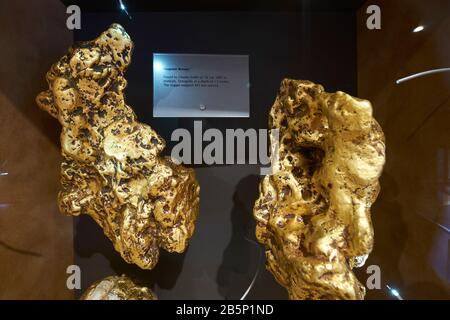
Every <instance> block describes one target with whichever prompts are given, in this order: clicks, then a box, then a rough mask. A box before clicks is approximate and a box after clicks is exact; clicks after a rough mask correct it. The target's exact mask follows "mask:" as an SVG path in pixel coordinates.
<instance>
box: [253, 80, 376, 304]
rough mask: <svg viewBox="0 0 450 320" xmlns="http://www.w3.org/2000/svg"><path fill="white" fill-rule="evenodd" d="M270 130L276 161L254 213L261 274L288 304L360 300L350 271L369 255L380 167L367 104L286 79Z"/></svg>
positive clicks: (361, 291)
mask: <svg viewBox="0 0 450 320" xmlns="http://www.w3.org/2000/svg"><path fill="white" fill-rule="evenodd" d="M269 128H270V129H279V141H280V143H279V158H278V160H276V161H275V163H273V173H274V174H273V175H268V176H265V177H264V179H263V180H262V182H261V184H260V196H259V198H258V199H257V201H256V203H255V207H254V217H255V219H256V221H257V227H256V236H257V239H258V241H260V242H261V243H263V244H264V245H265V247H266V258H267V268H268V269H269V270H270V271H271V272H272V274H273V275H274V276H275V278H276V279H277V281H278V282H279V283H280V284H281V285H283V286H284V287H285V288H286V289H287V290H288V293H289V298H290V299H363V298H364V295H365V288H364V286H363V285H362V284H361V283H360V282H359V281H358V280H357V278H356V277H355V275H354V274H353V272H352V269H353V267H357V266H361V265H362V264H364V261H365V257H367V255H368V254H369V253H370V252H371V250H372V245H373V228H372V223H371V219H370V206H371V205H372V203H373V202H374V201H375V199H376V198H377V196H378V192H379V184H378V178H379V176H380V174H381V171H382V168H383V165H384V161H385V144H384V135H383V132H382V130H381V128H380V126H379V125H378V123H377V122H376V121H375V119H374V118H373V117H372V106H371V104H370V102H369V101H366V100H361V99H357V98H354V97H351V96H350V95H348V94H346V93H344V92H336V93H327V92H325V91H324V88H323V87H322V86H320V85H317V84H314V83H312V82H309V81H299V80H290V79H285V80H283V81H282V83H281V88H280V92H279V94H278V97H277V98H276V100H275V103H274V105H273V107H272V109H271V111H270V116H269ZM271 143H272V144H274V143H275V141H273V140H271ZM272 147H273V145H272Z"/></svg>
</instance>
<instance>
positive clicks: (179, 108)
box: [153, 53, 250, 118]
mask: <svg viewBox="0 0 450 320" xmlns="http://www.w3.org/2000/svg"><path fill="white" fill-rule="evenodd" d="M249 88H250V83H249V70H248V56H247V55H216V54H214V55H213V54H178V53H177V54H167V53H154V54H153V116H154V117H184V118H202V117H210V118H211V117H219V118H220V117H240V118H242V117H249V110H250V94H249Z"/></svg>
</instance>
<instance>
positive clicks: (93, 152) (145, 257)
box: [36, 24, 200, 269]
mask: <svg viewBox="0 0 450 320" xmlns="http://www.w3.org/2000/svg"><path fill="white" fill-rule="evenodd" d="M132 48H133V43H132V41H131V39H130V37H129V36H128V34H127V33H126V32H125V30H124V29H123V28H122V27H121V26H120V25H117V24H114V25H112V26H111V27H110V28H109V29H108V30H107V31H105V32H103V33H102V34H101V35H100V36H99V37H98V38H97V39H95V40H93V41H89V42H85V43H81V44H79V45H78V46H76V47H74V48H71V49H70V50H69V53H68V54H67V55H66V56H64V57H62V58H61V59H60V60H59V61H58V62H57V63H56V64H54V65H53V66H52V68H51V69H50V71H49V72H48V73H47V82H48V85H49V90H47V91H44V92H41V93H40V94H39V95H38V97H37V99H36V101H37V103H38V105H39V107H40V108H42V109H43V110H45V111H47V112H49V113H50V114H51V115H52V116H53V117H55V118H57V119H58V120H59V122H60V123H61V125H62V133H61V148H62V151H61V153H62V156H63V162H62V165H61V169H62V170H61V175H62V178H61V183H62V190H61V192H60V193H59V196H58V202H59V208H60V211H61V212H62V213H64V214H67V215H73V216H77V215H79V214H81V213H85V214H88V215H90V216H91V217H92V218H93V219H94V220H95V221H96V222H97V223H98V224H99V225H100V226H101V227H102V228H103V230H104V232H105V234H106V235H107V236H108V238H109V239H111V241H112V242H113V244H114V248H115V249H116V250H117V251H118V252H120V254H121V255H122V257H123V258H124V259H125V260H126V261H127V262H129V263H135V264H137V265H138V266H139V267H141V268H143V269H151V268H153V267H154V266H155V264H156V263H157V261H158V256H159V248H163V249H165V250H167V251H169V252H182V251H184V250H185V248H186V246H187V244H188V240H189V238H190V237H191V236H192V233H193V232H194V223H195V220H196V217H197V214H198V207H199V190H200V188H199V186H198V183H197V181H196V179H195V175H194V171H193V170H192V169H187V168H184V167H182V166H179V165H175V164H174V163H173V162H172V161H171V159H170V158H163V157H161V156H160V155H159V154H160V152H161V151H162V150H163V149H164V147H165V141H164V140H163V139H162V138H161V137H160V136H159V135H158V134H157V133H156V132H155V131H153V130H152V128H150V127H149V126H148V125H146V124H143V123H139V122H138V121H137V119H136V115H135V114H134V112H133V110H132V109H131V108H130V107H129V106H128V105H127V104H126V103H125V101H124V95H123V90H124V89H125V87H126V84H127V82H126V80H125V78H124V76H123V73H124V71H125V69H126V67H127V66H128V64H129V63H130V60H131V52H132Z"/></svg>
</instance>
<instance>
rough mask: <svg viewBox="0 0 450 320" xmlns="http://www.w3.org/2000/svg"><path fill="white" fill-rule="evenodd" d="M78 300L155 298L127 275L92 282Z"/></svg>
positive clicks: (149, 291) (148, 290) (147, 289)
mask: <svg viewBox="0 0 450 320" xmlns="http://www.w3.org/2000/svg"><path fill="white" fill-rule="evenodd" d="M80 300H157V298H156V295H155V294H154V293H153V292H152V291H151V290H150V289H149V288H146V287H140V286H138V285H136V284H135V283H134V282H133V281H132V280H131V279H129V278H128V277H127V276H125V275H122V276H121V277H118V276H111V277H107V278H105V279H103V280H100V281H97V282H95V283H94V284H92V285H91V286H90V287H89V288H88V289H87V290H86V292H85V293H83V295H82V296H81V298H80Z"/></svg>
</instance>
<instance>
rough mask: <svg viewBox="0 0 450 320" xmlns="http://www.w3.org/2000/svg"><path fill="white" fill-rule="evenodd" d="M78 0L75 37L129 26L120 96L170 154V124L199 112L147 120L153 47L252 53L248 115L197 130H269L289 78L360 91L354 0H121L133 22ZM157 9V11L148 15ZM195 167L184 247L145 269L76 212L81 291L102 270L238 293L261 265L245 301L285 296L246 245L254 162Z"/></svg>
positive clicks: (162, 294) (185, 295) (217, 293)
mask: <svg viewBox="0 0 450 320" xmlns="http://www.w3.org/2000/svg"><path fill="white" fill-rule="evenodd" d="M83 2H84V1H81V8H82V28H81V30H78V31H76V32H75V34H74V37H75V41H79V40H91V39H93V38H95V37H97V36H98V35H99V34H100V33H101V32H102V31H104V30H106V29H107V28H108V26H109V25H110V24H111V23H114V22H117V23H120V24H121V25H122V26H123V27H124V28H125V29H126V31H127V32H128V33H129V35H130V36H131V38H132V39H133V41H134V44H135V49H134V52H133V58H132V63H131V65H130V67H129V69H128V71H127V73H126V78H127V80H128V87H127V89H126V91H125V93H126V101H127V103H128V104H129V105H130V106H131V107H132V108H133V109H134V110H135V112H136V114H137V115H138V117H139V119H140V121H142V122H145V123H148V124H149V125H151V126H152V127H153V128H154V129H155V130H156V131H157V132H158V133H159V134H160V135H161V136H162V137H164V138H165V139H166V141H167V142H168V147H167V148H166V153H167V154H170V150H171V147H172V145H173V144H171V143H170V135H171V133H172V131H173V130H174V129H176V128H179V127H183V128H187V129H188V130H191V129H192V126H193V121H194V120H196V119H192V118H185V119H181V118H178V119H177V118H153V117H152V97H153V92H152V90H153V89H152V88H153V83H152V81H153V75H152V66H153V65H152V54H153V53H155V52H156V53H157V52H164V53H210V54H248V55H249V61H250V82H251V88H250V117H249V118H235V119H230V118H223V119H220V118H208V119H201V120H202V121H203V130H206V129H207V128H209V127H214V128H219V129H221V130H223V129H225V128H243V129H246V128H255V129H260V128H266V127H267V117H268V111H269V109H270V107H271V105H272V103H273V101H274V99H275V97H276V94H277V91H278V89H279V85H280V82H281V80H282V79H283V78H286V77H289V78H294V79H307V80H311V81H314V82H317V83H320V84H322V85H323V86H324V87H325V89H326V90H327V91H336V90H342V91H345V92H348V93H350V94H353V95H356V92H357V88H356V83H357V79H356V77H357V75H356V15H355V9H356V7H357V5H356V3H357V1H355V2H348V3H349V7H342V5H340V6H339V8H337V6H335V5H333V3H334V2H331V1H322V2H321V1H319V3H322V5H321V6H320V5H319V6H318V5H317V2H316V5H312V2H309V1H303V2H302V1H297V2H295V1H285V2H281V3H282V4H283V5H284V7H283V6H282V5H274V4H273V3H269V2H264V1H263V2H261V3H262V4H264V3H265V4H266V5H265V6H264V5H261V6H260V7H254V9H250V7H247V6H241V7H238V8H237V9H239V10H240V11H239V12H236V11H232V10H231V9H232V7H229V6H225V5H224V2H222V7H220V5H219V7H217V4H216V6H214V5H211V4H210V5H209V6H208V5H205V6H203V7H198V8H193V9H195V10H196V11H195V12H188V11H184V12H174V11H173V10H172V7H170V8H169V7H165V6H164V5H162V4H161V3H159V4H158V3H157V4H156V5H155V6H156V7H152V8H147V7H145V6H141V7H138V6H136V2H129V1H125V2H126V3H127V4H128V8H129V10H130V14H131V16H132V19H131V20H130V19H129V18H128V17H127V16H126V15H125V14H123V13H120V12H119V11H118V10H116V9H117V7H116V5H115V3H114V1H113V2H112V3H113V5H112V6H111V2H110V3H109V4H110V6H109V7H108V6H105V7H104V9H102V7H101V6H99V5H98V4H97V6H92V5H91V6H89V3H88V2H84V5H85V7H83ZM91 2H92V1H91ZM71 3H73V2H71ZM267 3H269V5H267ZM350 3H352V4H351V5H350ZM292 4H294V6H292ZM299 4H301V5H299ZM158 6H159V7H158ZM211 6H212V7H211ZM155 8H156V9H157V10H158V12H148V11H147V12H145V11H146V10H153V9H155ZM258 8H259V9H258ZM183 9H185V10H188V9H189V8H183ZM191 9H192V8H191ZM235 9H236V8H235ZM180 10H182V9H180ZM199 10H201V11H199ZM209 10H212V11H209ZM197 120H200V119H197ZM195 169H196V174H197V178H198V180H199V183H200V186H201V195H200V203H201V204H200V214H199V218H198V220H197V225H196V231H195V233H194V236H193V238H192V239H191V241H190V245H189V248H188V250H187V251H186V252H185V253H184V254H169V253H165V252H163V251H161V257H160V261H159V263H158V265H157V266H156V268H155V269H153V270H151V271H148V270H147V271H143V270H140V269H139V268H138V267H136V266H134V265H129V264H127V263H125V262H124V261H123V260H122V259H121V257H120V255H119V254H118V253H117V252H115V251H114V249H113V247H112V245H111V243H110V241H108V240H107V239H106V237H105V236H104V235H103V232H102V231H101V229H100V228H99V227H98V226H97V225H96V224H95V223H94V222H93V220H92V219H91V218H90V217H88V216H82V217H79V218H77V219H76V222H75V224H74V228H75V230H74V232H75V242H74V246H75V264H77V265H79V266H80V267H81V270H82V289H81V290H80V292H82V291H84V290H85V289H86V288H87V286H89V285H90V284H91V283H92V282H94V281H97V280H99V279H101V278H103V277H106V276H109V275H113V274H122V273H126V274H128V275H130V276H132V277H134V278H136V279H137V280H138V281H139V282H141V283H142V284H144V285H147V286H149V287H152V288H153V289H154V290H155V291H156V293H157V295H158V296H159V298H160V299H239V298H240V297H241V296H242V295H243V293H244V292H245V291H246V289H247V287H248V286H249V285H250V283H251V281H252V278H253V276H254V275H255V273H256V272H257V271H258V270H259V274H258V276H257V278H256V282H255V284H254V287H253V288H252V290H251V291H250V293H249V295H248V297H247V298H249V299H285V298H287V295H286V293H285V290H284V289H283V288H281V287H280V286H279V285H278V284H277V283H276V282H275V280H274V279H273V277H272V275H271V274H270V273H268V272H267V271H266V270H265V268H264V258H263V255H262V252H263V251H262V249H261V247H260V246H259V245H257V244H255V243H254V242H252V241H254V222H253V219H252V207H253V203H254V201H255V199H256V197H257V193H258V183H259V180H260V178H261V177H260V176H259V166H257V165H221V166H203V165H198V166H195ZM80 292H79V293H80ZM79 293H78V294H79Z"/></svg>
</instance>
